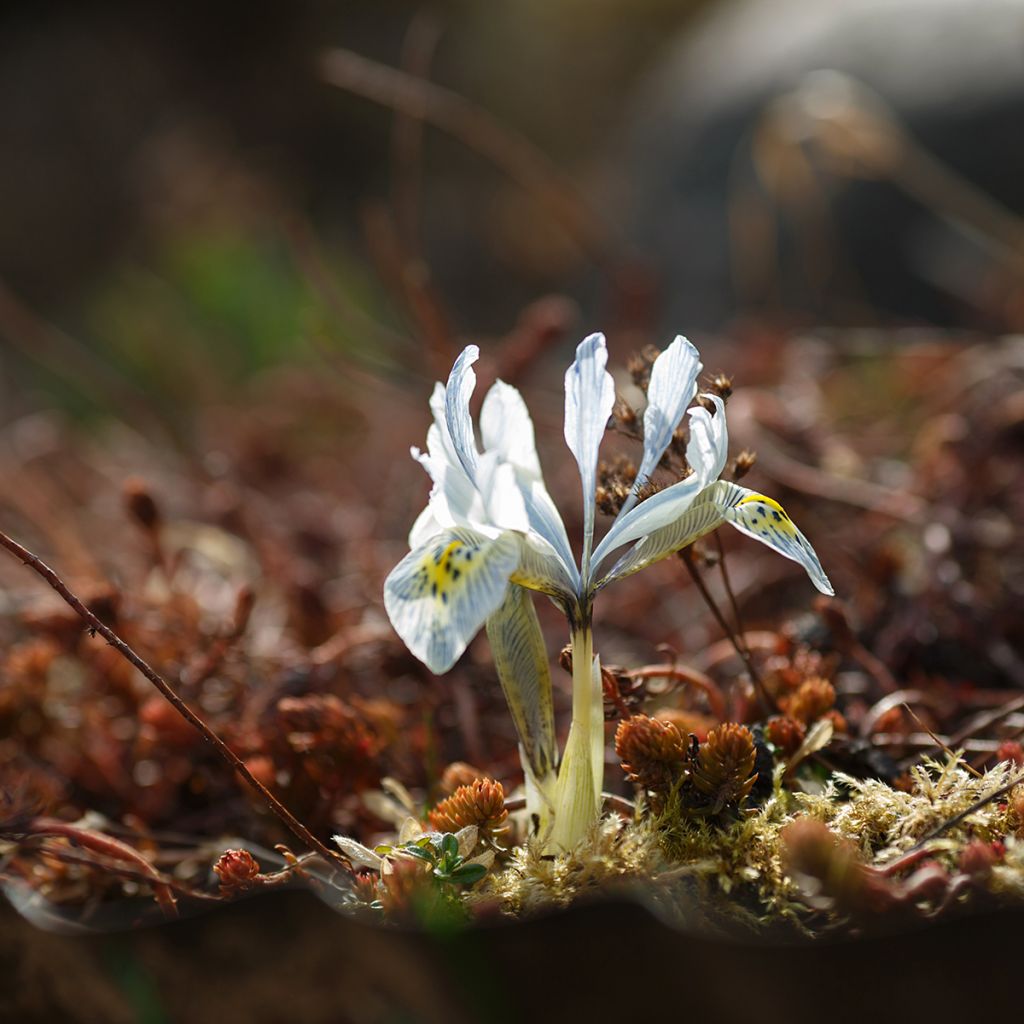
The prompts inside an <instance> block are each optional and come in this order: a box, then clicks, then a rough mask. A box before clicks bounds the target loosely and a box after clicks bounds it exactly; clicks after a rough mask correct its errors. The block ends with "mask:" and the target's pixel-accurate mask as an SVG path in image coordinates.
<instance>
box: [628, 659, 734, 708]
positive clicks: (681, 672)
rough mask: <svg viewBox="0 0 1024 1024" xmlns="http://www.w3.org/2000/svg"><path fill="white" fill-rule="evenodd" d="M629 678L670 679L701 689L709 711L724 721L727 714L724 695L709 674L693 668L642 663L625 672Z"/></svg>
mask: <svg viewBox="0 0 1024 1024" xmlns="http://www.w3.org/2000/svg"><path fill="white" fill-rule="evenodd" d="M626 674H627V675H628V676H629V678H630V679H672V680H674V681H675V682H679V683H686V684H687V685H688V686H696V687H697V688H698V689H699V690H703V691H704V694H705V695H706V696H707V698H708V706H709V707H710V708H711V713H712V714H713V715H714V716H715V717H716V718H717V719H718V720H719V721H720V722H724V721H725V720H726V719H727V718H728V717H729V716H728V713H727V711H726V707H725V696H724V694H723V693H722V691H721V690H720V689H719V688H718V685H717V684H716V683H715V681H714V680H713V679H711V678H710V676H706V675H705V674H704V673H703V672H699V671H698V670H697V669H695V668H689V667H686V666H683V667H679V666H677V665H644V667H643V668H634V669H630V670H629V671H628V672H627V673H626Z"/></svg>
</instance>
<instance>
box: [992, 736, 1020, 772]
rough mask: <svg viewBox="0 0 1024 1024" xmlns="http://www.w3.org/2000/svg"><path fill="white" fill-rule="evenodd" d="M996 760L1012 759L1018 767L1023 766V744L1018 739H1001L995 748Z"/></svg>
mask: <svg viewBox="0 0 1024 1024" xmlns="http://www.w3.org/2000/svg"><path fill="white" fill-rule="evenodd" d="M996 760H997V761H1012V762H1013V763H1014V764H1015V765H1017V766H1018V767H1024V746H1021V744H1020V742H1019V741H1018V740H1003V742H1002V743H1000V744H999V747H998V749H997V750H996Z"/></svg>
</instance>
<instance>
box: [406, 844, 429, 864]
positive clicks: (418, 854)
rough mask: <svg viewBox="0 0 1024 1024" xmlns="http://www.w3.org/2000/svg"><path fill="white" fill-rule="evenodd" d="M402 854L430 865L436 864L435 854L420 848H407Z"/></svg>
mask: <svg viewBox="0 0 1024 1024" xmlns="http://www.w3.org/2000/svg"><path fill="white" fill-rule="evenodd" d="M402 852H403V853H407V854H408V855H409V856H410V857H415V858H416V859H417V860H422V861H426V862H427V863H428V864H433V863H434V854H433V853H432V852H431V851H430V850H421V849H420V848H419V847H418V846H407V847H406V848H405V849H404V850H403V851H402Z"/></svg>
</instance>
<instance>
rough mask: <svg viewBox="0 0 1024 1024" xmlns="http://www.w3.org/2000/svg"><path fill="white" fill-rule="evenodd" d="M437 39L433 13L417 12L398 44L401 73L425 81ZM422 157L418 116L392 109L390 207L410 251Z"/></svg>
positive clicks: (414, 244)
mask: <svg viewBox="0 0 1024 1024" xmlns="http://www.w3.org/2000/svg"><path fill="white" fill-rule="evenodd" d="M440 39H441V26H440V24H439V22H438V20H437V18H436V17H435V16H434V14H433V12H431V11H429V10H426V9H421V10H419V11H417V12H416V13H415V14H414V15H413V17H412V20H411V21H410V22H409V27H408V28H407V29H406V32H405V39H404V40H403V42H402V61H401V63H402V70H403V71H404V72H405V73H406V74H408V75H411V76H412V77H414V78H418V79H420V80H426V79H427V78H428V77H429V75H430V66H431V64H432V63H433V60H434V53H435V52H436V50H437V44H438V42H439V41H440ZM422 157H423V116H422V114H421V113H413V112H412V111H409V110H395V114H394V118H393V119H392V122H391V206H392V209H393V210H394V213H395V224H396V226H397V228H398V231H399V234H401V236H402V238H403V239H404V241H405V244H406V246H407V248H409V249H410V250H411V251H413V252H415V251H417V250H418V249H419V223H420V215H419V214H420V175H421V165H422Z"/></svg>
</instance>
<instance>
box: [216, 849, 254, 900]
mask: <svg viewBox="0 0 1024 1024" xmlns="http://www.w3.org/2000/svg"><path fill="white" fill-rule="evenodd" d="M213 871H214V874H216V876H217V878H218V879H219V880H220V891H221V895H222V896H237V895H239V894H240V893H243V892H246V891H248V890H249V889H253V888H255V887H256V886H257V885H258V884H259V873H260V866H259V864H258V863H257V862H256V858H255V857H253V855H252V854H251V853H250V852H249V851H248V850H225V851H224V852H223V853H222V854H221V855H220V858H219V860H218V861H217V863H216V864H214V866H213Z"/></svg>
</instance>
